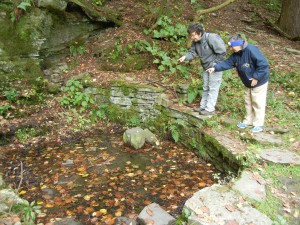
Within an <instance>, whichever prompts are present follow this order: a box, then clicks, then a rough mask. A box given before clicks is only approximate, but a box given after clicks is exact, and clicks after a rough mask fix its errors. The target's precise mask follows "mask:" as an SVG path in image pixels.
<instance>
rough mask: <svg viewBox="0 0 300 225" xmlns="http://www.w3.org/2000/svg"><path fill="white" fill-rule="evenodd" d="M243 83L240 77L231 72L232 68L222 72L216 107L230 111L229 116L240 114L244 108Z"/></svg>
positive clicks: (233, 116) (225, 111) (226, 111)
mask: <svg viewBox="0 0 300 225" xmlns="http://www.w3.org/2000/svg"><path fill="white" fill-rule="evenodd" d="M243 90H244V89H243V83H242V82H241V80H240V78H239V77H238V76H237V75H235V74H233V70H226V71H224V72H223V80H222V83H221V87H220V94H219V102H220V104H218V109H219V110H220V111H222V112H223V113H228V112H230V116H231V117H232V118H235V117H236V116H239V117H240V116H242V115H243V113H244V110H245V107H244V104H243V100H242V99H243V98H244V97H243V96H244V91H243Z"/></svg>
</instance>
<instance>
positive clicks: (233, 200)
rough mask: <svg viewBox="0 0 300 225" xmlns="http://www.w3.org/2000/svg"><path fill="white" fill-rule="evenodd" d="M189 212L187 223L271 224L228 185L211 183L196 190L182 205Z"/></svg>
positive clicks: (210, 224) (206, 224) (269, 220)
mask: <svg viewBox="0 0 300 225" xmlns="http://www.w3.org/2000/svg"><path fill="white" fill-rule="evenodd" d="M184 207H185V208H186V209H188V210H189V211H190V212H191V216H190V217H189V218H188V224H197V225H198V224H199V225H200V224H205V225H220V224H224V225H225V224H240V225H242V224H255V225H271V224H272V220H271V219H270V218H269V217H267V216H266V215H264V214H262V213H261V212H259V211H258V210H257V209H255V208H253V207H252V206H251V205H250V204H249V203H247V202H246V201H245V200H243V199H242V198H241V197H240V196H239V195H238V194H237V193H236V192H234V191H233V190H231V189H229V188H228V187H224V186H220V185H213V186H211V187H206V188H203V189H201V190H200V191H198V192H196V193H195V194H194V195H193V196H192V197H191V198H190V199H188V200H187V201H186V203H185V205H184Z"/></svg>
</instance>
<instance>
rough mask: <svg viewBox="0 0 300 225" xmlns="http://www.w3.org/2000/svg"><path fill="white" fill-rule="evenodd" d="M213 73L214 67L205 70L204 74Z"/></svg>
mask: <svg viewBox="0 0 300 225" xmlns="http://www.w3.org/2000/svg"><path fill="white" fill-rule="evenodd" d="M214 71H215V68H214V67H211V68H208V69H207V70H206V72H208V73H209V74H211V73H213V72H214Z"/></svg>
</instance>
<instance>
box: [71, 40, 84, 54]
mask: <svg viewBox="0 0 300 225" xmlns="http://www.w3.org/2000/svg"><path fill="white" fill-rule="evenodd" d="M69 51H70V55H71V56H72V57H74V56H78V55H83V54H84V53H85V52H86V47H85V45H84V44H83V43H80V42H74V43H73V44H72V45H70V47H69Z"/></svg>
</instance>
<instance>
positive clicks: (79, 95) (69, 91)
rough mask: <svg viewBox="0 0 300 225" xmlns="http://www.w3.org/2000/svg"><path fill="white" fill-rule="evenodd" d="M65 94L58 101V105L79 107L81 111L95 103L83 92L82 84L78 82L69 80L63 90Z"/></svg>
mask: <svg viewBox="0 0 300 225" xmlns="http://www.w3.org/2000/svg"><path fill="white" fill-rule="evenodd" d="M64 92H65V93H66V94H65V95H64V96H63V97H62V98H61V100H60V104H61V105H62V106H64V107H68V108H72V107H77V106H79V107H81V111H84V110H85V109H87V108H89V107H90V106H91V105H92V104H94V103H95V101H94V99H93V98H92V96H91V95H90V94H88V93H85V92H84V88H83V84H82V83H81V81H78V80H72V79H71V80H69V81H68V82H67V85H66V87H65V88H64Z"/></svg>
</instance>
